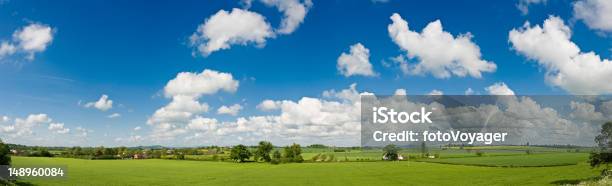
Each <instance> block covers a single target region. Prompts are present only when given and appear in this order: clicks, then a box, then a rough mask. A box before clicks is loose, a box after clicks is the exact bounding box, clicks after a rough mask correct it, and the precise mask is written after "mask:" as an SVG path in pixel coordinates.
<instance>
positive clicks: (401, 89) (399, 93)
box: [393, 88, 406, 96]
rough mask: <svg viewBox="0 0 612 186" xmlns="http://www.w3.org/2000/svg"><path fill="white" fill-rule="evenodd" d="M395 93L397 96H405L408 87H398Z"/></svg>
mask: <svg viewBox="0 0 612 186" xmlns="http://www.w3.org/2000/svg"><path fill="white" fill-rule="evenodd" d="M393 95H395V96H405V95H406V89H403V88H400V89H396V90H395V92H394V93H393Z"/></svg>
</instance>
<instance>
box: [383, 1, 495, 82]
mask: <svg viewBox="0 0 612 186" xmlns="http://www.w3.org/2000/svg"><path fill="white" fill-rule="evenodd" d="M391 20H392V21H393V23H392V24H389V26H388V31H389V36H390V37H391V39H392V40H393V42H395V44H397V45H398V46H399V47H400V48H401V49H402V50H404V51H406V52H407V54H406V55H407V56H408V57H409V58H411V59H412V58H417V59H418V60H419V62H418V63H417V64H415V65H414V66H413V67H410V69H409V72H410V74H426V73H431V74H432V75H433V76H434V77H436V78H449V77H451V76H452V75H456V76H459V77H464V76H467V75H469V76H472V77H475V78H480V77H482V72H493V71H495V69H496V68H497V66H496V65H495V63H493V62H490V61H486V60H483V59H481V54H480V48H479V47H478V45H476V44H475V43H473V42H472V41H471V38H472V35H471V34H470V33H467V34H462V35H459V36H457V37H455V36H453V35H451V34H450V33H449V32H446V31H444V30H443V29H442V23H441V22H440V20H436V21H434V22H431V23H429V24H428V25H427V26H426V27H425V28H424V29H423V31H422V32H421V33H418V32H415V31H412V30H409V28H408V22H406V21H405V20H404V19H402V17H401V16H400V15H399V14H397V13H394V14H393V15H392V16H391Z"/></svg>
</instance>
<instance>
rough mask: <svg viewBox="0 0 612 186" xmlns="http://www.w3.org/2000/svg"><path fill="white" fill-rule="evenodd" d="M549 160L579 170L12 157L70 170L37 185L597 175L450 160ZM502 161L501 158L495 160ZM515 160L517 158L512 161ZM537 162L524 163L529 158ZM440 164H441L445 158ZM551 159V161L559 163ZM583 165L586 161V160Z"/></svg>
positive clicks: (509, 180)
mask: <svg viewBox="0 0 612 186" xmlns="http://www.w3.org/2000/svg"><path fill="white" fill-rule="evenodd" d="M547 156H549V157H550V158H553V159H556V160H563V161H566V162H570V160H571V162H573V161H576V164H575V165H567V166H555V167H514V168H504V167H482V166H465V165H451V164H440V163H427V162H414V161H402V162H383V161H378V162H336V163H290V164H280V165H271V164H266V163H229V162H211V161H185V160H182V161H181V160H161V159H149V160H83V159H69V158H34V157H13V164H14V165H16V166H24V165H67V166H68V172H67V175H68V178H67V179H58V180H48V179H47V180H42V179H38V180H27V182H30V183H33V184H35V185H244V184H248V185H296V184H297V185H321V184H325V185H374V184H376V185H389V184H393V185H432V184H436V185H547V184H564V183H577V182H579V181H581V180H584V179H588V178H591V177H594V176H597V175H598V174H599V170H597V169H591V168H590V167H589V166H588V165H587V164H586V163H584V162H585V161H586V157H584V156H582V154H581V155H576V156H573V155H567V156H564V155H560V156H557V155H553V154H542V155H541V156H540V155H525V156H495V157H478V158H481V159H480V160H482V161H480V160H478V161H477V160H476V159H471V158H469V157H468V158H448V159H444V160H445V161H453V162H452V163H468V164H472V163H473V162H474V161H477V162H488V163H486V164H490V163H495V162H497V163H501V164H514V163H517V162H520V163H525V164H531V163H535V164H538V163H539V162H541V161H542V160H545V159H546V158H547ZM497 158H501V159H497ZM513 158H517V159H514V160H512V159H513ZM530 158H535V159H534V161H528V162H525V160H526V159H530ZM441 160H442V159H441ZM556 160H552V161H556ZM583 160H584V161H583Z"/></svg>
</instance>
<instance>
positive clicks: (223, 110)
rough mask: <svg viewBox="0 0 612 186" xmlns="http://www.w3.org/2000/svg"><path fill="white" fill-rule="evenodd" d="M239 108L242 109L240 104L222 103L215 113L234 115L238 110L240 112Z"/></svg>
mask: <svg viewBox="0 0 612 186" xmlns="http://www.w3.org/2000/svg"><path fill="white" fill-rule="evenodd" d="M240 110H242V106H240V105H239V104H234V105H231V106H225V105H223V106H221V107H219V109H217V114H228V115H232V116H236V115H238V112H240Z"/></svg>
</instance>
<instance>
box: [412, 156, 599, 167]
mask: <svg viewBox="0 0 612 186" xmlns="http://www.w3.org/2000/svg"><path fill="white" fill-rule="evenodd" d="M588 157H589V154H587V153H546V154H530V155H498V156H485V157H465V158H440V159H422V160H419V161H426V162H437V163H446V164H460V165H480V166H497V167H541V166H563V165H576V164H579V163H586V161H587V158H588Z"/></svg>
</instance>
